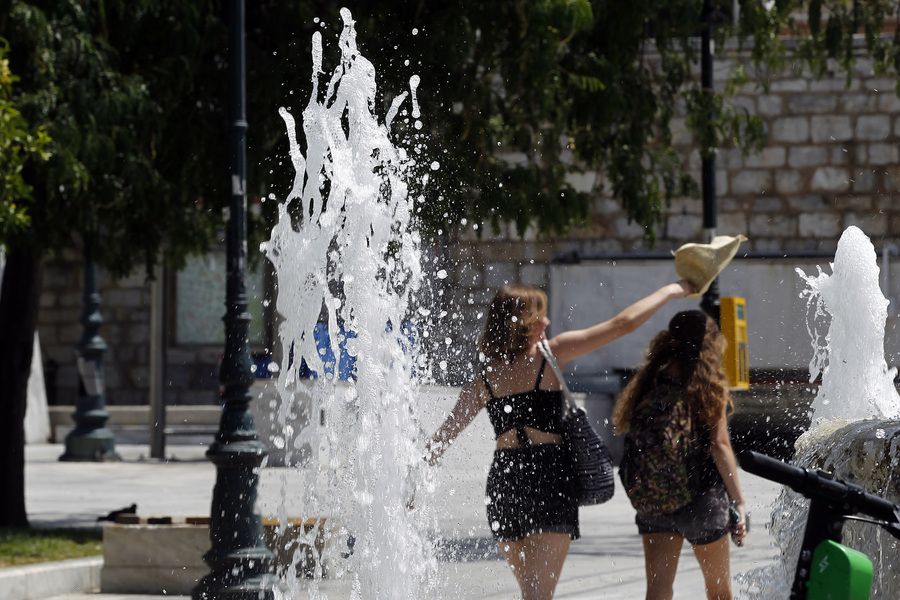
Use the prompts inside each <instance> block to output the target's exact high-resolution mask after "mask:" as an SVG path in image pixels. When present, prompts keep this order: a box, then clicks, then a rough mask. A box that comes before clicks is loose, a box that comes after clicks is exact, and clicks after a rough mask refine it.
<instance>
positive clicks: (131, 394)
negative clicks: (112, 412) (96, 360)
mask: <svg viewBox="0 0 900 600" xmlns="http://www.w3.org/2000/svg"><path fill="white" fill-rule="evenodd" d="M83 281H84V278H83V273H82V262H81V258H80V257H77V256H75V255H73V254H69V253H67V254H65V255H64V256H62V257H59V258H56V259H53V260H48V261H47V262H46V263H45V265H44V276H43V291H42V294H41V307H40V314H39V321H38V322H39V325H38V334H39V337H40V342H41V351H42V354H43V360H44V378H45V383H46V388H47V396H48V401H49V402H50V403H51V404H57V405H70V404H71V405H74V404H75V402H76V400H77V398H78V372H77V370H76V367H75V357H76V354H75V346H76V344H77V343H78V341H79V339H80V338H81V335H82V327H81V324H80V322H79V319H80V318H81V314H82V311H83V303H82V302H83V301H82V294H83V291H82V290H83V287H82V285H83ZM97 287H98V291H99V293H100V307H99V311H100V315H101V316H102V317H103V325H102V326H101V327H100V336H101V337H102V338H103V339H104V341H105V342H106V344H107V346H108V350H107V351H106V353H105V354H104V357H103V369H104V376H105V379H106V403H107V405H146V404H148V403H149V388H150V384H149V377H150V295H151V293H150V284H149V282H147V281H146V278H145V276H144V273H143V271H140V272H138V273H136V274H134V275H132V276H130V277H127V278H125V279H120V280H118V281H115V280H113V279H112V278H111V277H110V276H109V274H108V273H106V272H105V271H103V270H100V272H99V274H98V281H97ZM223 301H224V299H223ZM222 310H223V312H224V308H223V309H222ZM221 353H222V348H207V347H183V348H180V347H171V348H168V349H167V364H166V391H165V397H166V403H167V404H178V405H186V404H215V403H216V402H217V401H218V358H219V355H220V354H221Z"/></svg>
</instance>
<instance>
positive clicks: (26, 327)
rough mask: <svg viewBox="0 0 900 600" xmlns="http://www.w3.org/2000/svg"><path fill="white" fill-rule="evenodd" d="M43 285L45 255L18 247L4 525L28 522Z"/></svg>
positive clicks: (0, 521)
mask: <svg viewBox="0 0 900 600" xmlns="http://www.w3.org/2000/svg"><path fill="white" fill-rule="evenodd" d="M40 291H41V260H40V257H39V255H38V254H37V253H35V252H34V250H32V249H28V248H21V249H13V250H12V251H11V252H10V253H9V255H7V257H6V266H5V268H4V270H3V284H2V287H0V414H2V418H0V485H2V486H3V493H2V494H0V527H28V514H27V512H26V509H25V408H26V405H27V399H28V376H29V374H30V373H31V356H32V350H33V348H34V332H35V329H36V328H37V316H38V306H39V304H38V302H39V299H40Z"/></svg>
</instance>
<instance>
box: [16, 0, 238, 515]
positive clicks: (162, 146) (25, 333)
mask: <svg viewBox="0 0 900 600" xmlns="http://www.w3.org/2000/svg"><path fill="white" fill-rule="evenodd" d="M220 12H221V7H220V6H219V3H218V2H213V1H203V0H193V1H191V2H176V3H168V2H149V1H148V2H144V1H141V2H132V1H130V0H95V1H92V0H32V1H18V0H5V1H0V36H2V37H3V38H4V39H5V40H7V41H8V43H9V55H8V57H9V68H10V69H11V70H12V72H13V73H15V74H16V76H17V77H18V78H19V80H18V81H17V82H15V86H14V87H13V88H12V92H11V93H9V94H8V95H7V96H5V97H4V100H5V101H6V102H7V104H4V105H3V107H2V108H3V111H4V114H5V115H10V118H11V121H10V122H11V123H13V125H12V127H13V128H14V129H18V130H21V131H26V132H30V133H29V135H32V136H33V144H32V145H33V146H34V151H31V150H30V148H29V147H28V146H23V145H21V144H20V145H18V146H15V145H14V146H13V148H18V154H17V155H16V154H11V155H9V157H8V156H7V154H6V153H4V155H3V157H2V159H0V161H2V164H3V166H4V170H3V172H2V178H4V181H10V182H11V185H10V186H8V187H7V188H5V189H4V196H3V197H2V198H0V208H5V207H13V206H14V207H15V208H11V209H10V210H6V211H4V212H3V213H2V214H0V243H2V244H4V245H5V247H6V251H7V259H6V265H5V269H4V273H3V283H2V289H0V339H3V340H4V343H3V344H2V345H0V384H2V385H3V388H4V393H3V394H2V395H0V410H3V412H4V414H6V415H8V419H5V420H4V427H3V429H2V433H3V435H0V440H2V442H0V481H3V482H4V486H5V489H6V493H4V494H3V495H2V496H0V525H8V526H24V525H27V515H26V513H25V504H24V428H23V420H24V415H25V405H26V390H27V381H28V375H29V372H30V365H31V355H32V340H33V336H34V331H35V328H36V323H37V312H38V306H39V298H40V290H41V264H42V260H43V258H44V257H45V256H47V255H51V254H53V253H55V252H59V251H61V250H63V249H67V248H74V249H76V250H79V251H80V252H81V253H82V254H83V255H84V256H85V258H86V259H87V260H93V261H95V262H97V263H99V264H100V265H101V266H103V267H105V268H106V269H107V270H108V271H110V272H111V273H112V274H113V275H114V276H122V275H125V274H128V273H130V272H131V271H132V270H133V269H134V268H135V267H136V266H139V265H146V266H147V267H148V272H149V269H150V267H152V266H153V264H154V263H155V262H157V260H158V257H159V253H160V251H161V250H163V251H164V252H165V254H166V257H167V259H168V260H169V261H171V262H174V263H177V262H178V261H179V260H181V259H183V257H184V256H185V255H186V254H187V253H190V252H197V251H202V250H204V249H206V248H207V247H208V245H209V243H210V241H211V240H213V239H214V236H215V234H216V227H217V226H218V225H220V224H221V222H222V211H221V210H220V209H221V207H222V206H224V205H225V203H226V202H227V198H226V197H225V192H224V188H226V187H227V186H226V185H224V184H225V183H226V182H227V179H226V172H225V168H224V167H223V166H222V165H225V164H227V162H226V161H225V151H224V148H225V143H224V141H225V139H226V138H225V133H226V131H225V127H224V118H223V106H224V104H225V103H226V99H225V94H224V90H225V86H226V82H225V65H224V62H223V60H222V59H221V58H220V57H219V54H218V53H220V52H222V51H224V48H225V47H226V46H225V32H226V27H225V25H224V23H223V22H222V19H221V15H220ZM4 65H5V63H4ZM13 133H15V131H13ZM16 139H20V140H22V139H26V138H23V136H22V135H18V137H17V138H16V137H13V138H10V140H12V141H13V142H14V141H15V140H16ZM38 158H40V160H37V159H38ZM214 174H215V175H218V174H221V175H220V176H219V177H218V178H217V177H214V176H213V175H214ZM219 182H221V184H220V183H219ZM219 189H222V190H223V191H222V192H221V193H220V192H219ZM24 218H27V223H26V222H25V221H24V220H23V219H24Z"/></svg>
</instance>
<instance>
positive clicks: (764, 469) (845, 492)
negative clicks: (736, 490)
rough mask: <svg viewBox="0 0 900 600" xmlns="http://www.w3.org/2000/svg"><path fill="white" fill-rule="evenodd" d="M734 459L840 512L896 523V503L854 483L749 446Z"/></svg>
mask: <svg viewBox="0 0 900 600" xmlns="http://www.w3.org/2000/svg"><path fill="white" fill-rule="evenodd" d="M738 462H740V464H741V468H743V469H744V470H745V471H747V472H748V473H752V474H754V475H758V476H760V477H762V478H764V479H768V480H770V481H774V482H775V483H780V484H782V485H786V486H788V487H790V488H792V489H793V490H794V491H796V492H798V493H800V494H802V495H804V496H806V497H807V498H819V499H821V500H824V501H826V502H828V503H829V504H831V505H833V506H834V507H835V508H837V509H839V510H841V511H842V512H843V513H844V514H847V515H851V514H854V513H862V514H865V515H868V516H870V517H873V518H875V519H879V520H881V521H886V522H888V523H900V506H897V505H896V504H894V503H893V502H890V501H888V500H885V499H884V498H879V497H878V496H873V495H872V494H869V493H867V492H866V491H865V490H863V489H862V488H861V487H859V486H858V485H854V484H852V483H846V482H844V481H840V480H838V479H832V478H831V477H830V476H829V475H828V474H826V473H821V472H819V473H817V472H815V471H810V470H809V469H804V468H801V467H795V466H794V465H790V464H788V463H785V462H782V461H780V460H778V459H775V458H772V457H771V456H766V455H765V454H760V453H758V452H753V451H751V450H745V451H743V452H741V453H739V454H738Z"/></svg>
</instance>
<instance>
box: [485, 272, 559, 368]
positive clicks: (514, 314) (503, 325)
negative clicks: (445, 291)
mask: <svg viewBox="0 0 900 600" xmlns="http://www.w3.org/2000/svg"><path fill="white" fill-rule="evenodd" d="M546 314H547V294H545V293H544V292H543V291H541V290H539V289H537V288H533V287H528V286H518V285H504V286H502V287H501V288H500V289H499V290H497V294H496V295H495V296H494V299H493V300H492V301H491V306H490V308H489V309H488V315H487V319H486V320H485V322H484V331H483V332H482V334H481V339H480V340H479V342H478V349H479V350H481V352H482V354H484V357H485V360H486V361H490V360H503V361H506V362H512V361H513V360H514V359H515V358H516V356H518V355H519V354H521V353H522V352H524V351H525V350H526V349H527V346H528V338H529V336H530V335H531V332H532V331H533V330H534V327H535V325H537V324H538V323H539V322H540V320H541V319H542V318H543V317H544V315H546Z"/></svg>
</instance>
